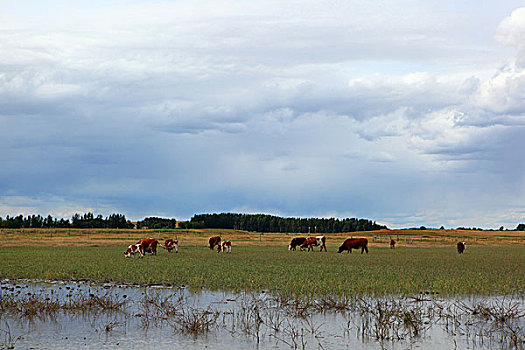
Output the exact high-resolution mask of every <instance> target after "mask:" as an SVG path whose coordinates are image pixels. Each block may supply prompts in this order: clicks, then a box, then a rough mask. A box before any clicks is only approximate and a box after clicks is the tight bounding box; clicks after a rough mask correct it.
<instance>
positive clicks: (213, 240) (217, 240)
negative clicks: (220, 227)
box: [208, 236, 221, 250]
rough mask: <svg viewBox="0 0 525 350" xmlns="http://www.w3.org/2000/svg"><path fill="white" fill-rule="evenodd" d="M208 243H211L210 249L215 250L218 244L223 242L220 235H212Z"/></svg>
mask: <svg viewBox="0 0 525 350" xmlns="http://www.w3.org/2000/svg"><path fill="white" fill-rule="evenodd" d="M208 244H209V245H210V250H213V248H214V247H215V246H216V245H219V244H221V237H220V236H215V237H211V238H210V240H209V241H208Z"/></svg>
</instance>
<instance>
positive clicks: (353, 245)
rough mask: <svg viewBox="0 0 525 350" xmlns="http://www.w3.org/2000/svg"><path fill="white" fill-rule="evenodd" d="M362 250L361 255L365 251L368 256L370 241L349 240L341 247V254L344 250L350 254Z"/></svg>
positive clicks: (360, 239)
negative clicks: (353, 250) (355, 250)
mask: <svg viewBox="0 0 525 350" xmlns="http://www.w3.org/2000/svg"><path fill="white" fill-rule="evenodd" d="M359 248H361V254H363V252H364V251H366V253H367V254H368V239H366V238H348V239H347V240H346V241H344V242H343V244H342V245H341V246H340V247H339V253H341V252H342V251H344V250H348V253H351V252H352V249H359Z"/></svg>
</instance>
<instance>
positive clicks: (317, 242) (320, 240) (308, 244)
mask: <svg viewBox="0 0 525 350" xmlns="http://www.w3.org/2000/svg"><path fill="white" fill-rule="evenodd" d="M317 246H320V247H321V251H323V248H324V251H325V252H326V238H325V236H317V237H308V238H307V239H306V240H305V241H304V242H303V244H301V250H303V249H304V248H308V251H310V249H312V251H314V247H317Z"/></svg>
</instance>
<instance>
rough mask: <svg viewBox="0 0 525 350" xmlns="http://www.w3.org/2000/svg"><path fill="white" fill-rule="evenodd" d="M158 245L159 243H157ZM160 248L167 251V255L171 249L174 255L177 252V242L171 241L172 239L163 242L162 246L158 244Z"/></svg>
mask: <svg viewBox="0 0 525 350" xmlns="http://www.w3.org/2000/svg"><path fill="white" fill-rule="evenodd" d="M159 244H160V243H159ZM160 246H161V247H162V248H164V249H166V250H167V251H168V253H171V251H172V250H173V249H175V253H178V252H179V241H178V240H177V239H176V240H173V239H171V238H170V239H167V240H165V241H164V245H162V244H160Z"/></svg>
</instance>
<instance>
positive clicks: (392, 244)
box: [390, 239, 396, 249]
mask: <svg viewBox="0 0 525 350" xmlns="http://www.w3.org/2000/svg"><path fill="white" fill-rule="evenodd" d="M395 247H396V241H394V240H393V239H391V240H390V249H394V248H395Z"/></svg>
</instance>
